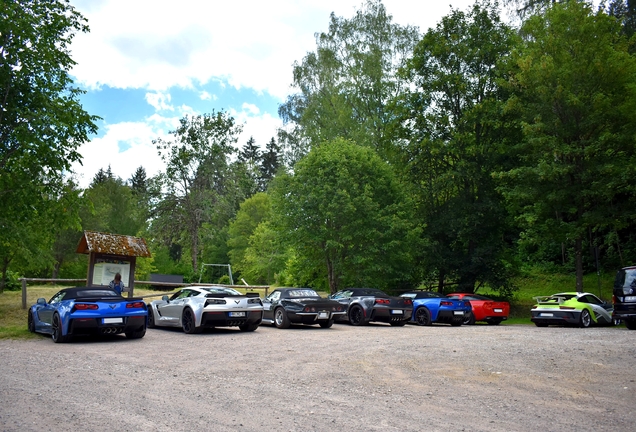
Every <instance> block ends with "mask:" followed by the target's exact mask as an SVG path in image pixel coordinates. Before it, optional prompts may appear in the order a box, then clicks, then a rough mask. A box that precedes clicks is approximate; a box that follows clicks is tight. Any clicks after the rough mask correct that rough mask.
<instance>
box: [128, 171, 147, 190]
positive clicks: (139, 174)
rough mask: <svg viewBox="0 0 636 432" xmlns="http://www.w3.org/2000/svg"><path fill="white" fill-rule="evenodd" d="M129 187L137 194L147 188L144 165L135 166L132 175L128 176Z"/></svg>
mask: <svg viewBox="0 0 636 432" xmlns="http://www.w3.org/2000/svg"><path fill="white" fill-rule="evenodd" d="M130 188H131V189H132V191H133V193H136V194H138V195H143V194H145V193H146V191H147V190H148V185H147V177H146V170H145V168H144V167H142V166H140V167H139V168H137V170H136V171H135V174H133V176H132V177H131V178H130Z"/></svg>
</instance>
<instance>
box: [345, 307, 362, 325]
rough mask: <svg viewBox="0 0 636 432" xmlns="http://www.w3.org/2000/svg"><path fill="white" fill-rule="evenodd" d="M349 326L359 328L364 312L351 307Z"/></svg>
mask: <svg viewBox="0 0 636 432" xmlns="http://www.w3.org/2000/svg"><path fill="white" fill-rule="evenodd" d="M349 324H351V325H353V326H361V325H364V324H366V323H365V322H364V312H363V311H362V308H361V307H360V306H357V305H355V306H352V307H351V309H350V310H349Z"/></svg>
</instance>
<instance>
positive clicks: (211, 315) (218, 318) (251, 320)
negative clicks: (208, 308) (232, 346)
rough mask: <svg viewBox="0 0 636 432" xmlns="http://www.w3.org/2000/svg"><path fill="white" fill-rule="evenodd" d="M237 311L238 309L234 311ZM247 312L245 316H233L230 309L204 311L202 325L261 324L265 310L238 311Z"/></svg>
mask: <svg viewBox="0 0 636 432" xmlns="http://www.w3.org/2000/svg"><path fill="white" fill-rule="evenodd" d="M232 312H237V311H232ZM238 312H245V316H244V317H232V316H230V311H223V312H220V311H219V312H204V313H203V316H202V317H201V327H208V328H210V327H233V326H242V325H246V324H259V325H260V323H261V321H262V320H263V311H238Z"/></svg>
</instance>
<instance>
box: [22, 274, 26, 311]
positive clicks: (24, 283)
mask: <svg viewBox="0 0 636 432" xmlns="http://www.w3.org/2000/svg"><path fill="white" fill-rule="evenodd" d="M26 300H27V285H26V279H24V278H22V309H26Z"/></svg>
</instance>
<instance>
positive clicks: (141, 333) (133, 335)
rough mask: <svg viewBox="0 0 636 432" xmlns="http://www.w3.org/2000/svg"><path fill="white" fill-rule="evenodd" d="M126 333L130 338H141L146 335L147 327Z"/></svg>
mask: <svg viewBox="0 0 636 432" xmlns="http://www.w3.org/2000/svg"><path fill="white" fill-rule="evenodd" d="M125 334H126V337H127V338H128V339H141V338H142V337H144V336H145V335H146V329H143V330H139V331H127V332H126V333H125Z"/></svg>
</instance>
